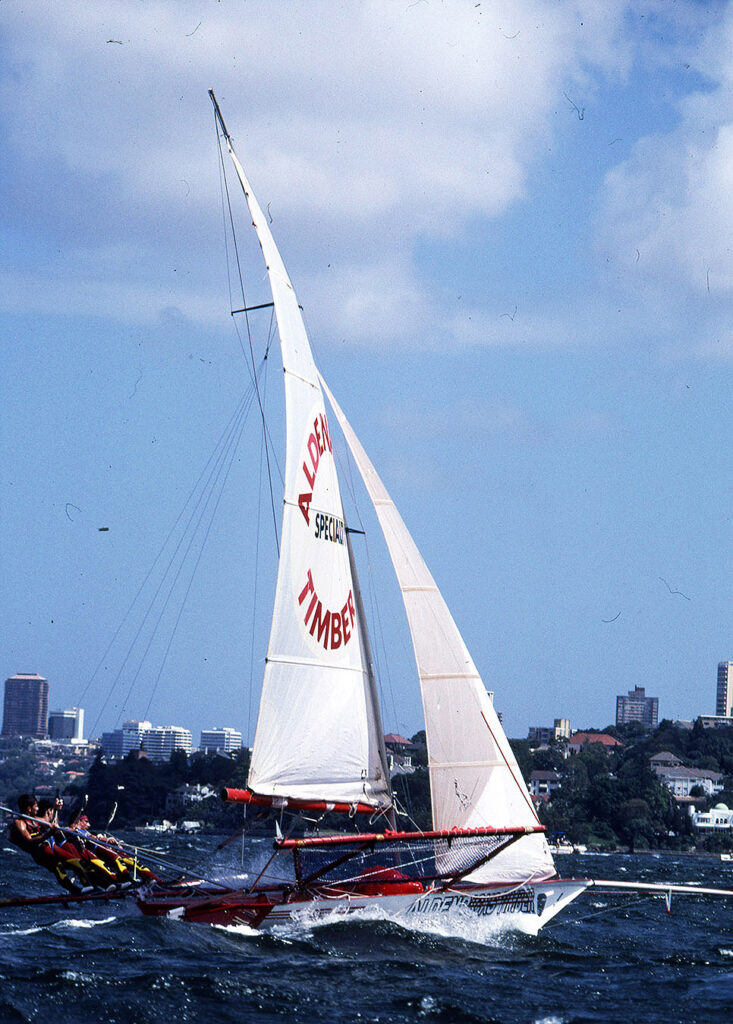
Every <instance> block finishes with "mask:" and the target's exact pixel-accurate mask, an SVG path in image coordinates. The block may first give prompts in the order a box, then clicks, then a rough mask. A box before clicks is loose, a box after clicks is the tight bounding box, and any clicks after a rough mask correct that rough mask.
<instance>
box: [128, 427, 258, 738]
mask: <svg viewBox="0 0 733 1024" xmlns="http://www.w3.org/2000/svg"><path fill="white" fill-rule="evenodd" d="M244 424H245V418H243V419H242V421H241V423H240V427H239V432H238V434H237V437H236V439H235V440H234V442H233V444H231V445H230V449H229V453H228V459H229V462H228V464H227V466H226V469H225V470H224V471H223V472H224V478H223V480H222V481H221V486H220V487H219V493H218V495H217V497H216V501H215V503H214V507H213V509H212V510H211V514H210V516H209V521H208V523H207V525H206V530H205V533H204V537H203V540H202V541H201V546H200V548H199V552H198V557H197V558H196V562H195V564H194V566H193V569H192V570H191V575H190V577H189V581H188V586H187V587H186V592H185V594H184V595H183V598H182V600H181V603H180V607H179V610H178V615H177V617H176V621H175V623H174V624H173V629H172V630H171V632H170V636H169V638H168V645H167V647H166V649H165V654H164V655H163V660H162V661H161V664H160V668H159V669H158V674H157V676H156V677H155V682H154V684H153V688H152V690H151V691H150V699H149V700H148V705H147V707H146V708H145V716H144V717H145V718H146V719H147V717H148V712H149V711H150V705H151V704H152V702H153V697H154V696H155V691H156V690H157V689H158V683H159V682H160V677H161V675H162V674H163V669H164V668H165V663H166V661H167V660H168V654H169V652H170V649H171V646H172V644H173V639H174V637H175V635H176V632H177V630H178V624H179V623H180V621H181V617H182V615H183V609H184V608H185V606H186V601H187V600H188V595H189V594H190V592H191V587H192V586H193V581H194V577H195V576H196V570H197V569H198V567H199V563H200V562H201V558H202V556H203V553H204V548H205V547H206V542H207V540H208V539H209V534H210V532H211V527H212V525H213V522H214V519H215V518H216V513H217V510H218V508H219V503H220V502H221V499H222V495H223V493H224V488H225V487H226V482H227V480H228V478H229V473H230V472H231V468H232V463H233V462H234V456H235V455H236V454H237V448H238V447H239V442H240V440H241V438H242V431H243V430H244ZM207 504H208V502H207ZM204 511H205V509H204ZM204 511H202V513H201V517H200V519H199V523H197V524H196V528H197V529H198V526H199V524H200V522H201V520H202V519H203V515H204ZM193 540H194V538H193V537H192V538H191V543H190V544H189V546H188V549H187V551H186V555H188V551H189V550H190V549H191V545H192V544H193ZM184 557H185V556H184ZM182 569H183V563H181V569H180V570H179V573H180V571H182ZM179 573H177V574H176V578H175V580H174V585H175V583H176V582H177V581H178V575H179ZM172 593H173V591H172V589H171V594H172ZM166 603H167V602H166ZM163 610H164V609H163ZM162 615H163V611H161V618H162Z"/></svg>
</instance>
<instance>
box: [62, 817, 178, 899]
mask: <svg viewBox="0 0 733 1024" xmlns="http://www.w3.org/2000/svg"><path fill="white" fill-rule="evenodd" d="M69 827H70V828H71V829H73V830H74V833H75V834H76V835H78V837H79V845H80V846H81V847H82V848H83V849H84V850H86V851H87V852H88V853H89V854H90V855H93V856H94V857H95V858H96V859H98V860H99V861H103V862H104V864H105V866H106V867H107V869H108V870H110V871H114V873H115V875H116V877H117V881H118V883H120V884H123V885H124V884H129V883H132V882H138V881H145V882H155V881H158V880H159V879H158V876H157V875H156V874H155V873H154V872H153V871H151V870H150V868H146V867H145V866H144V865H143V864H141V863H140V861H139V860H137V858H136V857H131V856H129V854H127V853H125V851H124V850H123V849H122V848H121V847H120V846H119V844H118V843H117V840H116V839H114V838H113V837H112V836H106V835H100V834H99V833H96V832H91V831H90V829H89V818H88V817H87V816H86V813H85V812H84V811H80V812H79V814H78V815H77V816H76V818H75V819H74V820H73V822H72V823H71V825H70V826H69Z"/></svg>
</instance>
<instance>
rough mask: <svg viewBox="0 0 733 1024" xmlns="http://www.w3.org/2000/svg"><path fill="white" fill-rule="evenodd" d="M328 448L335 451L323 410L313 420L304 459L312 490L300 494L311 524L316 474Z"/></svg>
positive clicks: (305, 516) (303, 507)
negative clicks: (322, 456)
mask: <svg viewBox="0 0 733 1024" xmlns="http://www.w3.org/2000/svg"><path fill="white" fill-rule="evenodd" d="M326 448H328V450H329V451H333V448H332V446H331V434H330V432H329V429H328V421H327V420H326V414H325V413H323V412H321V413H319V414H318V415H317V416H316V418H315V419H314V420H313V430H312V431H311V433H310V436H309V438H308V444H307V445H306V450H307V454H306V457H305V459H304V460H303V473H304V474H305V479H306V481H307V483H308V487H309V488H310V490H308V491H303V492H301V493H300V494H299V495H298V505H299V506H300V511H301V512H302V513H303V516H304V518H305V521H306V523H307V524H308V525H309V526H310V521H311V516H310V508H311V501H312V500H313V490H314V488H315V485H316V475H317V473H318V467H319V465H320V462H321V455H323V453H324V452H325V451H326Z"/></svg>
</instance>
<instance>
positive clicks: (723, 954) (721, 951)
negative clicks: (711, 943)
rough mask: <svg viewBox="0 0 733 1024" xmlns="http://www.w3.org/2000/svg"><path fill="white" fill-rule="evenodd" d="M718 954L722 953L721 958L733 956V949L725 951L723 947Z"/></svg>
mask: <svg viewBox="0 0 733 1024" xmlns="http://www.w3.org/2000/svg"><path fill="white" fill-rule="evenodd" d="M718 952H719V953H720V955H721V956H733V949H725V948H724V947H722V946H721V948H720V949H719V950H718Z"/></svg>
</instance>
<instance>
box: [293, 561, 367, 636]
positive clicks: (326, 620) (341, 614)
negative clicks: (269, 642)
mask: <svg viewBox="0 0 733 1024" xmlns="http://www.w3.org/2000/svg"><path fill="white" fill-rule="evenodd" d="M309 597H310V600H309V601H308V600H307V599H308V598H309ZM306 601H307V603H306V605H305V615H304V617H303V621H304V622H305V625H306V627H308V624H309V623H310V630H309V632H310V635H311V636H315V637H316V639H317V640H318V642H319V643H320V644H323V646H324V647H325V649H326V650H327V651H328V650H332V651H335V650H336V649H337V648H338V647H340V646H341V645H342V644H344V645H345V644H347V643H348V642H349V640H350V639H351V636H352V628H353V625H354V622H355V620H356V611H355V609H354V597H353V594H352V592H351V591H349V596H348V597H347V598H346V604H345V605H344V606H343V608H341V609H339V610H338V611H331V610H329V609H328V608H327V609H325V611H324V608H323V603H322V602H321V600H320V599H319V597H318V594H317V593H316V588H315V586H314V584H313V574H312V573H311V571H310V569H309V570H308V578H307V580H306V584H305V586H304V587H303V589H302V590H301V592H300V595H299V597H298V604H299V605H301V606H302V605H303V604H304V603H305V602H306Z"/></svg>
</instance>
